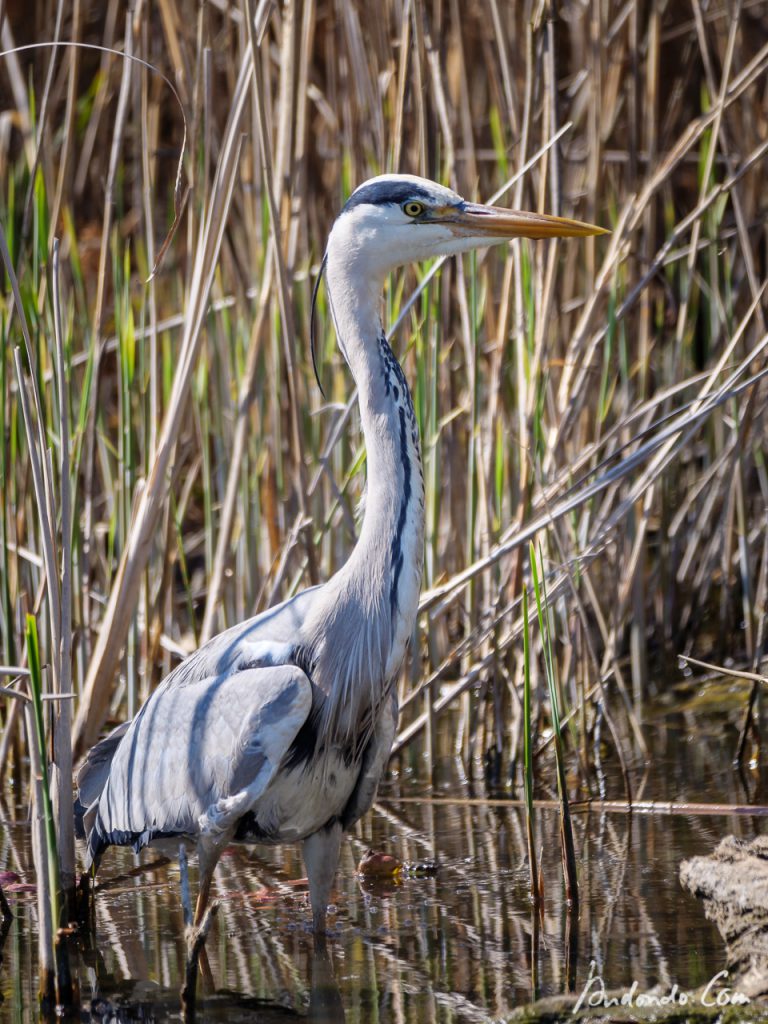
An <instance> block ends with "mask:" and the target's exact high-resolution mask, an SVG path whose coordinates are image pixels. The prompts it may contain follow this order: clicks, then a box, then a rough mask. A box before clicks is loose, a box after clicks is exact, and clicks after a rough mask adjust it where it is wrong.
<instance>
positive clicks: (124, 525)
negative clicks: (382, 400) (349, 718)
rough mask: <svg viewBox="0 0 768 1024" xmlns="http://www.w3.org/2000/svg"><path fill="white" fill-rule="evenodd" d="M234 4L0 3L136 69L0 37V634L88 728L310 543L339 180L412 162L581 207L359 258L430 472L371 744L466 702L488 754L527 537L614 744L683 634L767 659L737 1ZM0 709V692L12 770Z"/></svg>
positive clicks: (696, 648)
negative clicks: (512, 239) (497, 239)
mask: <svg viewBox="0 0 768 1024" xmlns="http://www.w3.org/2000/svg"><path fill="white" fill-rule="evenodd" d="M253 6H254V8H255V7H256V6H258V9H254V10H253V11H251V13H252V14H254V15H255V21H256V25H255V30H254V32H252V33H249V32H248V31H247V30H246V25H247V13H248V11H249V8H250V5H249V3H248V0H245V2H244V3H229V2H227V0H215V2H213V0H211V2H209V3H205V4H198V3H195V2H192V0H155V2H149V0H148V2H141V0H139V2H137V3H136V4H135V5H131V10H130V11H129V10H128V9H127V8H128V5H126V4H125V3H122V2H119V0H108V2H106V3H102V2H98V3H97V2H94V0H75V2H73V3H65V2H63V0H62V2H60V3H56V2H54V0H46V2H41V3H38V4H35V5H34V16H30V15H29V13H28V6H27V5H24V4H21V3H17V2H13V3H5V4H2V3H0V21H1V22H2V47H3V49H4V50H6V51H7V50H9V49H10V48H12V47H21V46H23V45H25V44H28V43H39V42H42V41H49V40H54V39H59V40H69V41H78V42H80V43H83V44H89V45H92V46H101V47H107V48H111V49H116V50H120V51H122V52H124V53H131V54H133V55H135V56H136V57H140V58H141V60H142V61H146V62H148V64H150V65H152V68H153V69H155V70H151V69H150V68H149V67H148V66H147V64H144V63H138V62H129V61H127V60H123V59H121V58H120V57H119V56H116V55H114V54H112V53H108V52H106V51H105V50H98V49H84V48H78V49H73V48H59V49H35V50H21V51H17V52H15V53H7V52H6V54H4V56H3V57H2V60H0V89H1V90H2V96H3V102H2V108H3V113H2V114H0V210H1V211H2V212H1V215H0V223H1V224H2V230H3V234H4V236H5V239H6V241H7V247H8V251H9V257H10V262H11V264H12V266H13V267H14V268H15V273H16V276H17V278H18V300H19V302H20V304H21V307H22V308H23V319H24V321H25V322H26V324H27V325H28V331H29V335H28V338H27V340H26V343H25V341H24V338H23V334H22V316H20V310H19V309H18V308H15V304H14V298H13V294H12V288H11V285H10V279H9V277H8V276H7V275H4V287H3V298H2V300H0V333H1V334H2V340H3V356H2V360H0V366H1V367H2V370H1V372H2V378H1V379H0V421H1V423H0V426H1V427H2V447H1V450H0V497H1V498H2V511H1V512H0V583H1V590H2V593H1V594H0V631H1V633H2V657H3V659H4V662H5V664H6V665H9V666H14V665H24V664H25V660H24V659H25V657H26V653H25V644H24V614H25V613H26V612H33V613H35V614H36V615H38V617H39V623H40V634H41V644H42V649H43V656H42V661H43V664H44V665H48V666H50V670H49V671H47V672H44V684H45V685H46V686H47V687H48V688H49V689H51V688H53V689H56V688H58V689H60V690H62V691H63V692H68V691H69V689H70V682H69V680H70V667H71V679H72V682H71V687H72V689H73V690H74V692H75V693H76V694H77V696H76V698H75V700H74V716H75V721H74V729H75V734H74V735H75V744H76V751H82V749H83V746H84V745H87V744H89V743H90V742H92V741H93V740H94V739H95V738H96V737H97V736H98V735H99V733H100V731H101V730H102V729H103V728H104V726H105V724H106V722H107V720H108V719H115V718H122V717H124V716H125V715H126V714H133V712H134V710H135V709H136V708H137V707H138V705H139V703H140V702H141V700H142V699H143V698H144V697H145V696H146V695H147V693H149V692H150V690H151V689H152V688H153V686H155V685H156V683H157V682H158V680H159V679H160V678H161V677H162V676H163V675H164V674H165V673H166V672H167V671H168V670H169V669H170V668H171V667H172V666H173V665H174V664H175V663H176V662H177V659H178V658H179V657H180V656H182V655H183V653H185V652H187V651H189V650H191V649H193V648H194V647H195V646H196V645H197V644H198V643H200V642H201V641H202V640H204V639H205V638H206V637H208V636H210V635H211V634H212V633H213V632H216V631H217V630H218V629H220V628H222V627H224V626H225V625H227V624H231V623H233V622H236V621H237V620H239V619H241V618H244V617H246V616H248V615H250V614H252V613H253V612H254V611H255V610H258V609H261V608H264V607H266V606H267V605H269V604H270V603H272V602H274V601H276V600H277V599H279V598H281V597H283V596H287V595H288V594H290V593H292V592H294V591H295V590H296V589H297V588H300V587H303V586H305V585H308V584H309V583H311V582H313V581H316V580H321V579H324V578H327V576H328V575H329V574H330V573H332V572H333V571H334V570H335V569H336V568H337V567H338V566H339V565H340V564H341V563H342V562H343V560H344V559H345V558H346V557H347V555H348V553H349V551H350V550H351V547H352V545H353V543H354V540H355V534H356V520H355V511H356V506H357V503H358V500H359V498H360V495H361V492H362V489H363V486H364V480H365V459H364V452H363V449H362V446H361V435H360V432H359V429H358V427H357V425H356V417H355V403H354V395H353V394H352V393H351V379H350V376H349V374H348V372H347V371H346V367H345V365H344V363H343V360H342V358H341V356H340V355H339V353H338V350H337V349H336V346H335V340H334V337H333V333H332V330H331V327H330V324H329V321H328V318H327V316H326V309H325V301H324V296H323V293H322V290H321V293H320V304H319V316H318V333H319V339H320V345H319V350H320V356H321V358H320V373H321V378H322V381H323V385H324V388H325V391H326V394H327V395H328V401H327V402H325V401H324V400H323V398H322V396H321V394H320V391H319V390H318V388H317V386H316V384H315V381H314V377H313V373H312V364H311V358H310V353H309V344H308V339H309V305H310V302H309V300H310V294H311V289H312V285H313V283H314V279H315V276H316V273H317V269H318V265H319V261H320V259H321V257H322V253H323V245H324V240H325V238H326V236H327V233H328V230H329V226H330V224H331V222H332V219H333V217H334V215H335V213H336V212H337V211H338V210H339V208H340V206H341V204H342V203H343V201H344V199H345V197H346V195H347V194H348V193H349V191H350V190H351V189H352V188H353V187H354V186H355V185H357V184H358V183H360V182H361V181H363V180H364V179H365V178H367V177H369V176H371V175H373V174H376V173H380V172H384V171H389V170H400V171H408V172H413V173H418V174H422V175H425V176H428V177H431V178H435V179H438V180H441V181H444V182H446V183H449V184H451V185H452V186H454V187H456V188H457V189H458V190H459V191H461V192H463V194H465V195H466V196H467V197H470V198H480V199H486V200H487V199H489V198H490V197H491V196H493V195H500V196H501V199H500V202H502V203H504V204H506V205H510V206H516V207H525V208H531V209H541V210H546V211H548V212H554V213H562V214H564V215H573V216H576V217H579V218H581V219H585V220H589V221H594V222H597V223H600V224H603V225H605V226H606V227H610V228H611V229H612V232H613V233H612V235H611V236H607V237H605V238H599V239H590V240H588V241H586V242H584V243H582V242H577V243H557V242H553V243H539V244H532V243H515V244H513V245H511V246H510V247H509V248H501V249H499V250H494V251H491V252H489V253H488V254H487V255H480V256H473V257H467V258H465V259H463V260H459V261H455V262H453V261H452V262H449V263H447V264H446V265H445V266H444V267H443V269H442V271H441V272H440V274H439V275H436V276H431V275H430V274H428V273H426V271H427V268H416V269H409V270H407V271H405V272H403V273H402V274H401V275H398V276H397V277H396V278H393V279H392V280H391V282H390V285H389V289H388V293H387V298H386V317H385V319H386V321H387V322H389V323H391V324H395V323H396V324H397V327H396V329H394V342H393V344H394V347H395V350H396V351H397V352H398V353H399V355H400V357H401V359H402V361H403V364H404V367H405V370H406V374H407V376H408V378H409V380H410V381H411V384H412V387H413V389H414V398H415V403H416V409H417V415H418V418H419V423H420V427H421V434H422V441H423V448H424V456H425V475H426V480H427V488H428V525H427V540H426V551H425V559H426V573H425V593H424V595H423V599H422V615H421V618H420V624H419V629H418V636H416V637H415V638H414V643H413V645H412V653H411V657H410V663H409V664H408V665H407V666H406V669H405V671H404V674H403V679H402V684H401V703H402V705H403V716H402V721H401V730H402V731H401V734H400V737H399V738H398V741H397V749H398V750H399V751H401V756H410V755H411V752H412V751H414V750H424V749H426V750H428V751H432V750H434V746H435V744H437V743H438V742H439V739H440V732H441V723H442V721H443V718H441V712H442V711H443V710H444V709H449V708H450V709H457V708H458V709H459V714H458V716H456V715H455V714H454V715H453V717H452V718H451V722H452V726H451V728H452V729H453V730H454V731H455V732H456V723H457V722H458V731H457V732H456V737H457V738H456V746H457V749H458V750H459V752H461V753H462V754H463V756H464V758H465V763H466V764H467V766H468V768H469V769H470V771H471V769H472V765H473V764H476V763H477V759H478V758H479V757H481V756H482V757H484V758H485V761H486V765H487V766H488V767H489V769H490V771H491V775H492V777H495V778H496V779H503V778H505V777H508V773H509V770H510V765H512V766H514V764H515V762H516V759H517V758H518V756H519V754H520V752H521V750H522V740H521V736H520V734H521V710H520V697H519V693H520V689H521V680H522V665H521V658H520V595H521V589H522V587H523V586H525V585H526V584H527V583H528V581H529V567H528V563H527V559H528V540H529V539H530V538H531V537H532V536H535V537H536V539H537V542H538V543H540V544H541V546H542V550H543V552H544V560H545V568H546V570H547V574H548V582H547V588H548V596H549V603H550V611H551V615H552V621H553V625H554V638H555V640H554V654H555V659H556V663H557V669H558V672H557V675H558V684H559V687H560V690H561V700H562V706H563V708H564V709H565V710H566V711H572V710H576V712H577V716H576V719H575V720H576V721H577V722H578V723H579V726H580V735H581V736H582V738H586V736H587V735H589V734H590V732H591V730H593V728H594V726H595V723H596V721H598V720H599V719H600V718H601V717H602V716H603V715H605V716H606V717H607V722H608V725H609V726H610V731H611V734H612V737H613V744H614V746H615V747H619V748H622V749H623V751H624V753H625V755H626V754H627V753H629V752H630V751H632V750H637V749H638V746H637V745H639V747H640V749H642V735H641V732H640V730H639V728H638V726H637V721H636V713H637V710H638V708H639V707H640V706H641V705H642V703H643V702H644V701H645V700H646V699H648V698H652V697H654V696H656V695H659V694H663V693H664V691H665V689H666V688H667V686H668V685H669V682H670V679H672V678H673V676H674V673H675V671H676V669H675V667H674V657H675V656H676V655H677V654H678V653H691V654H698V655H699V656H708V657H710V658H713V657H714V658H716V659H720V658H725V657H729V658H733V659H735V660H736V661H739V662H742V663H743V664H744V665H746V666H747V667H751V668H752V669H753V670H759V668H760V666H759V660H760V651H761V649H762V647H763V645H764V619H765V592H766V573H767V572H768V558H767V556H766V530H765V525H766V507H767V505H768V473H767V472H766V465H765V452H766V448H767V446H766V437H767V433H766V431H767V428H766V421H765V407H766V393H767V391H768V382H766V380H765V379H764V378H763V377H762V374H764V373H765V372H766V367H768V361H767V359H766V346H768V336H766V332H765V309H766V300H765V294H764V293H765V283H766V279H767V278H768V268H767V267H766V260H767V250H766V242H767V234H766V190H765V181H766V170H765V169H766V157H767V154H768V143H766V141H765V140H766V138H767V137H768V115H766V110H767V109H768V106H767V105H766V89H767V85H766V83H767V82H768V78H766V71H768V15H766V12H765V6H764V4H763V3H762V2H757V3H756V2H751V0H743V2H741V3H739V2H735V3H734V2H725V0H718V2H716V3H708V4H705V3H700V0H691V2H690V3H683V4H678V3H663V2H661V0H650V2H648V3H644V4H640V3H636V2H631V0H629V2H619V0H593V2H591V3H590V2H586V0H585V2H575V0H574V2H570V3H566V4H562V5H555V4H552V3H547V2H541V3H538V2H536V3H531V2H526V3H523V2H520V3H513V2H510V0H469V2H464V0H445V2H443V0H435V2H432V0H429V2H423V0H380V2H379V3H377V4H375V5H374V4H368V3H364V2H363V0H353V2H352V0H318V2H315V0H304V2H301V3H300V2H298V0H285V2H282V3H272V4H270V3H264V2H263V3H261V4H259V5H255V4H254V5H253ZM557 8H559V9H557ZM254 62H255V63H254ZM158 72H162V74H163V75H165V76H167V79H169V80H170V81H168V80H165V79H164V78H163V77H162V75H161V74H159V73H158ZM171 82H172V83H173V86H174V87H175V91H176V94H174V91H173V89H172V88H171ZM185 132H186V148H184V149H183V150H182V143H183V139H184V136H185ZM555 139H556V141H553V140H555ZM180 157H181V198H182V202H183V208H182V211H181V217H180V220H179V225H178V230H177V231H176V233H175V235H174V237H173V239H172V241H171V242H170V245H169V246H168V248H167V250H166V251H165V253H164V256H163V258H162V260H161V262H160V265H159V268H158V270H157V273H156V274H155V276H154V277H150V271H151V268H152V267H153V265H154V264H155V261H156V260H157V258H158V254H159V253H160V250H161V245H162V242H163V239H164V238H165V236H166V233H167V232H168V230H169V228H170V226H171V223H172V222H173V219H174V188H175V183H176V173H177V162H178V161H179V158H180ZM54 238H58V239H59V240H60V242H59V255H58V265H56V264H55V263H54V259H53V253H54ZM416 289H419V290H418V292H417V291H416ZM57 295H60V305H61V308H60V314H58V319H59V324H58V328H57V313H56V312H55V306H54V300H55V298H56V296H57ZM16 346H20V347H21V351H22V355H21V361H20V362H19V364H18V368H19V371H20V372H21V373H22V377H23V387H24V394H26V395H27V396H28V402H29V406H30V409H29V432H28V430H27V429H25V423H24V419H23V417H22V408H21V403H20V401H19V398H20V392H19V387H18V377H17V369H16V366H15V363H14V349H15V347H16ZM22 363H23V367H22ZM34 389H37V395H39V401H37V400H36V396H35V393H34ZM30 437H31V438H32V443H30ZM31 452H36V453H37V463H39V465H37V468H36V469H35V472H33V469H34V468H35V467H34V465H33V463H32V462H31V460H30V453H31ZM62 467H63V471H62ZM65 483H67V484H68V485H69V489H70V493H71V498H69V499H68V498H67V487H66V486H64V484H65ZM68 500H71V507H72V512H71V514H70V513H69V512H68V510H67V501H68ZM46 575H48V577H49V579H53V580H55V584H54V585H53V586H50V585H49V586H46ZM70 588H71V629H70V627H69V625H68V622H67V615H68V606H69V601H68V597H69V592H70ZM70 639H71V658H70V655H69V652H68V650H67V643H68V642H69V641H70ZM535 668H536V665H535V664H534V669H535ZM64 706H66V702H65V705H64ZM20 708H21V704H20V702H19V701H9V702H7V703H6V704H4V705H3V706H2V707H1V708H0V716H2V722H3V725H4V729H3V735H2V741H1V742H0V772H4V771H5V770H6V768H8V767H9V766H10V765H13V766H14V767H15V773H14V774H15V777H16V778H17V779H18V780H21V779H22V777H23V774H24V772H23V770H22V768H23V763H24V758H23V755H24V741H23V736H22V732H21V730H20V729H19V728H18V726H19V725H20V723H21V719H22V715H21V713H20ZM64 718H65V721H64V725H65V727H66V725H67V723H66V715H65V716H64ZM547 723H548V712H547V697H546V687H545V685H544V677H543V674H542V672H541V670H540V671H539V674H538V682H537V676H536V673H534V729H538V730H543V729H544V728H545V727H546V726H547ZM576 735H577V734H576V733H573V734H572V738H573V737H574V736H576ZM585 749H586V744H585ZM595 787H597V783H595ZM609 787H610V789H611V791H612V792H614V793H618V792H621V787H622V783H621V779H620V778H616V779H613V780H609Z"/></svg>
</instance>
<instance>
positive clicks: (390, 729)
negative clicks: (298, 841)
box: [341, 693, 398, 829]
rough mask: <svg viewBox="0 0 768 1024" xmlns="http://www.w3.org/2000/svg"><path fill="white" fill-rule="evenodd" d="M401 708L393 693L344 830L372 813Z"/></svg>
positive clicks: (378, 725) (350, 803)
mask: <svg viewBox="0 0 768 1024" xmlns="http://www.w3.org/2000/svg"><path fill="white" fill-rule="evenodd" d="M397 716H398V704H397V694H396V693H393V694H392V697H391V699H390V700H389V701H387V702H386V703H385V705H384V707H383V708H382V710H381V714H380V715H379V718H378V719H377V721H376V726H375V728H374V730H373V735H372V736H371V740H370V742H369V744H368V746H367V747H366V748H365V753H364V754H363V763H362V765H361V766H360V774H359V775H358V777H357V783H356V784H355V788H354V790H353V791H352V795H351V796H350V798H349V800H348V801H347V805H346V807H345V808H344V812H343V814H342V816H341V824H342V827H343V828H345V829H348V828H351V826H352V825H354V824H355V822H356V821H359V819H360V818H362V816H363V815H364V814H365V813H366V811H369V810H370V809H371V805H372V804H373V801H374V799H375V797H376V790H377V789H378V788H379V782H381V777H382V775H383V774H384V771H385V770H386V767H387V762H388V761H389V752H390V750H391V749H392V743H393V742H394V739H395V732H396V730H397Z"/></svg>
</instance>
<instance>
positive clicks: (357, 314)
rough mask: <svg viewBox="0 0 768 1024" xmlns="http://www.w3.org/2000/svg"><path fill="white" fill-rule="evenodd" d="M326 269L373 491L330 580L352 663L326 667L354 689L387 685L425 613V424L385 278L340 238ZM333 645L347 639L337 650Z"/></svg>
mask: <svg viewBox="0 0 768 1024" xmlns="http://www.w3.org/2000/svg"><path fill="white" fill-rule="evenodd" d="M334 243H336V244H334ZM326 275H327V276H326V283H327V289H328V296H329V302H330V308H331V313H332V316H333V320H334V325H335V328H336V333H337V337H338V341H339V346H340V348H341V350H342V352H343V354H344V358H345V359H346V361H347V363H348V365H349V368H350V370H351V372H352V376H353V377H354V379H355V384H356V385H357V389H358V402H359V406H360V419H361V425H362V430H363V436H364V438H365V447H366V460H367V488H366V497H365V514H364V519H363V524H362V528H361V531H360V536H359V538H358V541H357V544H356V545H355V548H354V550H353V552H352V554H351V555H350V557H349V560H348V561H347V563H346V564H345V565H344V566H343V567H342V568H341V569H340V570H339V572H337V573H336V575H335V576H334V577H333V578H332V580H330V581H329V583H328V585H327V586H328V589H329V598H330V600H329V602H328V605H327V607H326V615H325V622H324V630H325V633H326V634H327V635H328V634H330V635H329V637H328V640H327V642H326V644H325V645H324V646H325V650H326V652H327V654H328V656H329V657H330V658H331V659H332V660H333V662H334V663H340V662H341V661H342V659H347V667H346V668H342V666H341V665H340V664H334V666H333V668H331V666H330V665H329V666H328V671H329V672H330V671H336V672H338V671H341V672H342V673H343V674H344V675H349V676H350V680H351V681H350V686H354V685H355V682H354V680H352V676H355V677H356V678H357V679H358V680H359V681H360V682H363V683H364V682H365V680H366V679H368V681H369V683H370V684H371V686H375V685H376V684H377V683H378V684H379V685H383V684H386V683H388V682H389V681H390V680H391V679H392V678H393V676H394V674H395V673H396V672H397V671H398V669H399V667H400V664H401V663H402V659H403V656H404V654H405V648H406V645H407V642H408V639H409V638H410V635H411V633H412V631H413V627H414V624H415V620H416V614H417V611H418V599H419V591H420V588H421V573H422V561H423V547H424V478H423V473H422V468H421V452H420V448H419V435H418V427H417V424H416V416H415V413H414V409H413V403H412V401H411V395H410V392H409V390H408V385H407V382H406V380H405V376H404V374H403V370H402V368H401V366H400V364H399V363H398V361H397V359H396V358H395V356H394V355H393V353H392V350H391V349H390V347H389V345H388V343H387V341H386V338H385V336H384V331H383V329H382V326H381V319H380V317H379V305H380V301H381V291H382V286H383V275H378V274H376V273H375V272H372V271H371V269H370V268H369V267H366V266H365V265H363V263H362V261H361V260H357V259H355V257H354V254H350V252H349V250H348V248H346V247H342V245H340V244H339V242H338V240H336V239H334V236H333V235H332V237H331V241H330V243H329V247H328V263H327V269H326ZM336 626H337V627H338V628H335V627H336ZM350 632H352V633H354V634H355V635H354V636H352V637H350V636H349V633H350ZM333 645H340V646H339V648H338V649H337V651H336V652H333V651H332V650H331V648H332V647H333ZM350 645H355V649H354V650H352V651H350Z"/></svg>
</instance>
